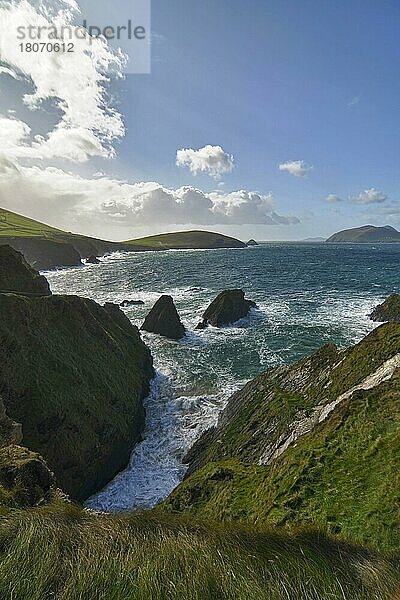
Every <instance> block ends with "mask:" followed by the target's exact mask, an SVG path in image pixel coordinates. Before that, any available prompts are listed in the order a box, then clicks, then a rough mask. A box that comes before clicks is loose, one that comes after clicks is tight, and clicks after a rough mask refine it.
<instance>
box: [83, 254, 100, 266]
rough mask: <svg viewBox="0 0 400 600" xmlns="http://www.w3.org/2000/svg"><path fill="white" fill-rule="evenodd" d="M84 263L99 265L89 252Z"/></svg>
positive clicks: (97, 260)
mask: <svg viewBox="0 0 400 600" xmlns="http://www.w3.org/2000/svg"><path fill="white" fill-rule="evenodd" d="M86 264H88V265H99V264H100V261H99V259H98V258H97V256H95V255H94V254H91V255H90V256H89V258H87V259H86Z"/></svg>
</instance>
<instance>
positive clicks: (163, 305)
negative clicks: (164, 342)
mask: <svg viewBox="0 0 400 600" xmlns="http://www.w3.org/2000/svg"><path fill="white" fill-rule="evenodd" d="M141 329H142V330H144V331H149V332H150V333H158V334H159V335H162V336H164V337H167V338H170V339H173V340H180V339H181V338H182V337H183V336H184V335H185V328H184V326H183V325H182V322H181V320H180V317H179V314H178V311H177V310H176V307H175V304H174V301H173V299H172V298H171V296H166V295H164V296H161V298H159V299H158V300H157V302H156V303H155V305H154V306H153V308H152V309H151V311H150V312H149V314H148V315H147V317H146V319H145V321H144V323H143V325H142V327H141Z"/></svg>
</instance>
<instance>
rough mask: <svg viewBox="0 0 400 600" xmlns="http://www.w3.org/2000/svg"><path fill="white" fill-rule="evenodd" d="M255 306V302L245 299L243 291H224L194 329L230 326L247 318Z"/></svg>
mask: <svg viewBox="0 0 400 600" xmlns="http://www.w3.org/2000/svg"><path fill="white" fill-rule="evenodd" d="M256 306H257V305H256V303H255V302H252V301H251V300H246V299H245V297H244V291H243V290H239V289H238V290H224V291H223V292H221V293H220V294H219V295H218V296H217V297H216V298H215V300H213V302H211V304H210V306H209V307H208V308H207V310H206V311H205V313H204V314H203V321H202V322H201V323H199V324H198V325H197V327H196V329H205V327H207V325H213V326H214V327H223V326H224V325H230V324H231V323H235V322H236V321H239V319H243V318H244V317H247V316H248V314H249V312H250V309H251V308H255V307H256Z"/></svg>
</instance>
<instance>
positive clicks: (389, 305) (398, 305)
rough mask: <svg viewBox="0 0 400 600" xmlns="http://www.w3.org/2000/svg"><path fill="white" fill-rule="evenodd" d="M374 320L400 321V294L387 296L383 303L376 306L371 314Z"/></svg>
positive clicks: (379, 321)
mask: <svg viewBox="0 0 400 600" xmlns="http://www.w3.org/2000/svg"><path fill="white" fill-rule="evenodd" d="M369 316H370V318H371V319H372V320H373V321H377V322H378V323H384V322H386V321H394V322H396V323H400V295H399V294H392V295H391V296H389V298H386V300H385V301H384V302H382V304H379V305H378V306H376V307H375V308H374V310H373V311H372V313H371V314H370V315H369Z"/></svg>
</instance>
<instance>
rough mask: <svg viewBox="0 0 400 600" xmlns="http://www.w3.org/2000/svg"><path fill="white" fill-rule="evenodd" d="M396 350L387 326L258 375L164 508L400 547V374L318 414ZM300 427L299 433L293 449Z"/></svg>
mask: <svg viewBox="0 0 400 600" xmlns="http://www.w3.org/2000/svg"><path fill="white" fill-rule="evenodd" d="M399 352H400V325H398V324H387V325H383V326H381V327H380V328H379V329H377V330H375V331H374V332H373V333H371V334H370V335H369V336H367V337H366V338H365V339H364V340H363V341H362V342H360V344H358V345H356V346H355V347H354V348H352V349H349V350H347V351H345V352H338V351H337V350H336V348H335V347H334V346H333V345H328V346H325V347H324V348H323V349H322V350H321V351H320V352H319V353H317V354H316V355H314V356H313V357H311V358H308V359H303V360H302V361H300V362H299V363H297V364H295V365H293V366H292V367H280V368H277V369H272V370H270V371H269V372H267V373H265V374H263V375H261V376H259V377H258V378H256V379H255V380H254V381H253V382H251V383H249V384H248V385H247V386H246V387H245V388H244V390H242V391H241V392H238V393H237V394H236V395H234V396H233V398H232V399H231V401H230V403H229V404H228V407H227V409H226V411H225V413H224V414H223V415H222V418H221V419H220V423H219V427H218V428H216V429H214V430H211V431H210V432H208V433H207V434H205V436H204V437H203V439H201V440H200V441H199V442H198V444H197V445H196V446H195V447H194V448H193V449H192V451H191V453H190V454H189V456H188V459H189V460H191V461H192V464H191V472H192V475H191V476H190V477H188V479H186V480H185V481H184V482H183V483H182V484H181V485H180V486H179V487H178V488H177V490H175V492H173V494H172V495H171V496H170V497H169V498H168V499H167V500H166V501H165V503H164V508H165V509H168V510H171V511H174V512H182V513H185V514H191V515H200V516H202V517H212V518H216V517H218V518H219V519H221V520H231V519H238V520H250V521H251V522H255V523H272V524H276V525H285V526H289V527H293V526H297V525H304V524H315V525H318V526H321V527H323V528H326V529H327V530H328V531H330V532H332V533H336V534H340V535H342V536H344V537H346V538H348V539H356V540H358V541H360V542H365V543H369V544H373V545H375V546H376V547H379V548H384V549H387V550H390V549H397V548H398V547H399V543H400V529H399V525H400V496H399V489H400V468H399V466H400V385H399V384H400V374H399V371H398V369H395V370H394V373H393V375H392V376H391V377H390V378H389V376H388V378H387V379H385V377H383V379H382V381H381V382H380V383H377V385H376V386H375V387H371V389H366V390H357V391H354V392H353V393H352V394H349V396H348V397H347V398H344V399H343V400H342V402H341V403H340V404H339V405H338V406H337V407H336V408H335V409H334V410H332V412H331V413H330V414H329V416H328V417H327V418H326V419H325V420H323V421H322V422H321V423H319V424H318V422H317V421H316V420H315V415H316V414H320V412H321V410H322V409H323V406H327V405H328V404H329V403H330V402H332V401H334V400H335V399H337V398H338V397H340V395H341V394H344V393H345V392H346V391H348V390H351V388H353V387H354V386H358V385H360V384H361V383H362V382H363V381H364V380H365V378H366V377H368V376H370V375H371V374H372V373H374V372H375V371H376V370H377V369H378V368H379V367H380V366H381V365H382V364H383V363H384V362H385V361H387V360H388V359H391V358H392V357H394V356H395V355H396V354H397V353H399ZM386 375H387V374H386ZM313 419H314V420H313ZM299 424H301V425H300V426H299ZM301 427H303V434H302V435H300V436H299V437H298V439H294V440H293V443H290V440H291V435H292V434H293V433H294V432H296V428H297V430H298V429H301ZM285 443H288V447H287V448H286V449H285V450H284V451H283V452H282V453H281V454H280V455H279V451H280V450H281V449H282V448H285ZM277 451H278V452H277ZM196 469H197V470H196ZM193 471H194V472H193Z"/></svg>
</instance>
